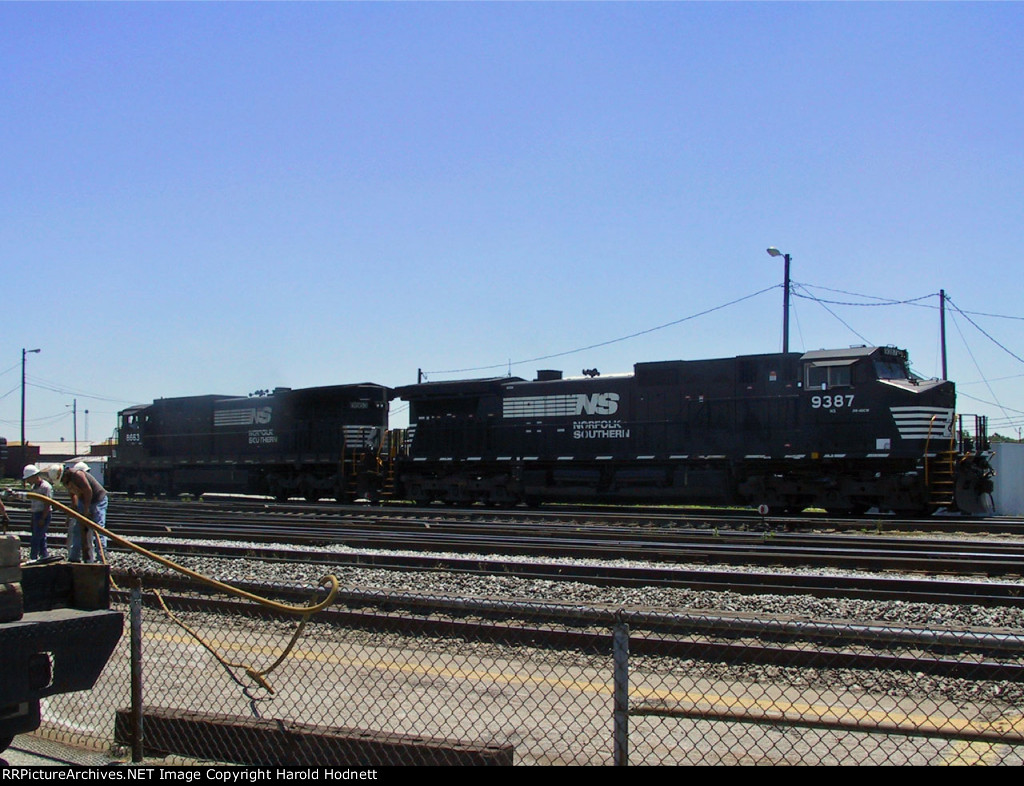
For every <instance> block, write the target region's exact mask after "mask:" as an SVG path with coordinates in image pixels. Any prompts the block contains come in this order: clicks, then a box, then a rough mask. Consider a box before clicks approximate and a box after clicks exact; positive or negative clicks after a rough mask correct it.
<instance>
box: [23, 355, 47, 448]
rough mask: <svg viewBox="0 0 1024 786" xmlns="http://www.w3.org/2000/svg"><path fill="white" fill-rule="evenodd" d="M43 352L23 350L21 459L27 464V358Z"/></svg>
mask: <svg viewBox="0 0 1024 786" xmlns="http://www.w3.org/2000/svg"><path fill="white" fill-rule="evenodd" d="M39 352H42V350H41V349H25V348H24V347H22V348H21V459H22V462H21V463H22V464H24V463H25V459H26V457H27V451H26V450H25V356H26V355H31V354H33V353H39Z"/></svg>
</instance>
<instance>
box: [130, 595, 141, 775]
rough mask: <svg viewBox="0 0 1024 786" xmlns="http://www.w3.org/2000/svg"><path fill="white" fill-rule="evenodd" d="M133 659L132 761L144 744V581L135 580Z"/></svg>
mask: <svg viewBox="0 0 1024 786" xmlns="http://www.w3.org/2000/svg"><path fill="white" fill-rule="evenodd" d="M129 615H130V618H131V659H132V730H131V736H132V761H133V762H135V763H138V762H141V761H142V759H143V745H142V582H141V581H140V580H139V579H136V580H135V583H134V586H132V591H131V599H130V603H129Z"/></svg>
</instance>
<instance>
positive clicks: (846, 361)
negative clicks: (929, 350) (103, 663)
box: [396, 347, 992, 514]
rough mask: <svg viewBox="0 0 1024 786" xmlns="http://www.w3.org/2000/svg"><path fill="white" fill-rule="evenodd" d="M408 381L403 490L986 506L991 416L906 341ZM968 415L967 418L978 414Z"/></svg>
mask: <svg viewBox="0 0 1024 786" xmlns="http://www.w3.org/2000/svg"><path fill="white" fill-rule="evenodd" d="M584 375H585V376H583V377H580V378H571V379H569V378H563V376H562V374H561V372H558V371H542V372H540V373H539V374H538V377H537V379H536V380H533V381H526V380H523V379H520V378H513V377H501V378H491V379H476V380H467V381H452V382H428V383H423V384H417V385H410V386H406V387H399V388H397V389H396V393H397V395H399V396H401V397H402V398H403V399H405V400H407V401H408V402H409V412H410V429H409V431H410V436H411V440H410V441H409V442H408V445H409V447H408V453H407V455H405V456H403V457H402V458H401V459H400V467H399V471H398V474H397V476H398V480H399V485H398V493H399V495H400V496H403V497H406V498H409V499H412V500H414V501H416V502H421V503H424V502H429V501H431V500H442V501H445V502H450V503H469V502H484V503H490V504H515V503H520V502H525V503H527V504H537V503H542V502H547V501H575V502H628V503H698V504H717V505H722V504H724V505H744V506H758V505H762V504H764V505H768V506H769V507H770V508H771V509H773V510H777V511H799V510H803V509H805V508H808V507H815V508H824V509H826V510H827V511H829V512H832V513H842V514H851V513H852V514H857V513H863V512H866V511H867V510H869V509H871V508H877V509H879V510H883V511H884V510H891V511H897V512H900V513H906V514H923V513H930V512H934V511H936V510H938V509H940V508H945V509H948V510H960V511H963V512H984V511H985V510H986V509H987V507H988V505H989V504H990V502H991V491H992V471H991V468H990V465H989V461H988V459H989V457H990V454H989V452H988V450H989V445H988V440H987V435H986V427H985V420H984V418H981V417H974V423H968V424H965V423H964V419H963V418H962V417H961V418H957V417H956V416H955V414H954V413H955V400H956V394H955V388H954V384H953V383H952V382H949V381H946V380H924V379H921V378H919V377H917V376H915V375H914V374H912V373H911V372H910V369H909V364H908V356H907V353H906V351H904V350H901V349H896V348H895V347H857V348H850V349H840V350H833V351H824V350H823V351H815V352H807V353H804V354H800V353H785V354H769V355H750V356H741V357H733V358H722V359H715V360H694V361H667V362H655V363H637V364H636V365H635V366H634V371H633V373H632V374H625V375H611V376H600V375H599V374H598V373H597V372H596V370H593V371H590V372H587V371H584ZM965 425H966V426H967V428H965Z"/></svg>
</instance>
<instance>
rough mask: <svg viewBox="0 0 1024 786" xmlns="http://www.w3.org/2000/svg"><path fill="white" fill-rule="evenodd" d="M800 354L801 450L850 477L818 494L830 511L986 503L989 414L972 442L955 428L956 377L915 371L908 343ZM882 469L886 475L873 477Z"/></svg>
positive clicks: (976, 507)
mask: <svg viewBox="0 0 1024 786" xmlns="http://www.w3.org/2000/svg"><path fill="white" fill-rule="evenodd" d="M801 361H802V363H803V366H804V368H803V393H802V399H803V401H802V407H801V410H802V413H803V418H802V420H803V425H804V428H803V435H804V439H803V441H804V447H806V448H807V450H808V451H809V455H810V456H811V458H812V459H813V460H814V461H816V462H821V463H822V464H825V465H827V464H829V463H834V462H837V461H840V460H841V461H842V462H843V463H844V465H845V467H846V472H845V476H844V479H843V481H842V482H841V483H839V484H836V487H835V488H834V489H826V490H823V492H822V494H821V496H823V497H824V499H825V504H824V505H823V506H824V507H826V509H833V508H835V509H838V510H852V511H860V510H865V509H867V508H869V507H877V508H879V509H881V510H886V509H888V510H895V511H897V512H901V513H908V514H910V513H913V514H920V513H926V512H933V511H935V510H938V509H940V508H945V509H948V510H961V511H968V512H980V511H983V510H984V509H985V507H986V504H987V503H986V501H985V499H984V498H985V495H986V494H987V493H988V492H990V491H991V481H990V480H989V478H990V477H991V469H990V468H989V466H988V460H987V459H988V456H987V454H985V453H984V451H986V450H987V448H988V444H987V436H986V435H985V433H984V432H985V429H984V419H983V418H981V419H976V432H978V433H977V436H976V437H971V438H969V439H965V438H964V434H965V431H964V429H963V428H962V427H959V428H957V427H955V426H956V423H957V418H956V415H955V406H956V389H955V385H954V384H953V383H952V382H950V381H948V380H944V379H923V378H922V377H920V376H918V375H917V374H914V373H913V372H912V371H911V370H910V362H909V356H908V354H907V352H906V350H903V349H898V348H896V347H852V348H849V349H845V350H830V351H824V350H823V351H817V352H808V353H805V354H804V355H803V357H802V358H801ZM978 451H981V452H980V453H979V452H978ZM879 469H881V470H882V471H883V475H884V477H886V478H887V479H888V480H887V481H886V482H884V483H879V482H868V481H870V480H871V479H872V476H873V475H874V473H876V472H878V471H879ZM830 500H831V501H832V502H833V504H831V505H830V504H829V501H830Z"/></svg>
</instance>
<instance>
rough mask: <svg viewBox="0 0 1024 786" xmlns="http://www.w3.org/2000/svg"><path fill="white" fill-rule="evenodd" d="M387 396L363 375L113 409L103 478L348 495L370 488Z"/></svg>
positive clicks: (144, 487)
mask: <svg viewBox="0 0 1024 786" xmlns="http://www.w3.org/2000/svg"><path fill="white" fill-rule="evenodd" d="M392 396H393V394H392V391H391V389H390V388H387V387H384V386H383V385H375V384H372V383H365V384H357V385H333V386H330V387H318V388H304V389H300V390H291V389H289V388H278V389H276V390H275V391H273V393H267V394H262V395H257V396H216V395H208V396H189V397H184V398H164V399H158V400H156V401H154V402H153V403H152V404H146V405H142V406H137V407H132V408H130V409H126V410H124V411H122V412H121V413H120V414H119V415H118V440H117V449H116V452H115V455H114V456H112V457H111V458H110V460H109V462H108V464H107V475H106V477H107V485H108V487H109V488H110V489H111V490H115V491H125V492H128V493H129V494H134V493H143V494H148V495H155V494H168V495H175V494H181V493H189V494H192V495H194V496H199V495H200V494H203V493H204V492H227V493H239V494H262V495H269V496H273V497H275V498H277V499H281V500H283V499H287V498H288V497H292V496H301V497H305V498H306V499H307V500H311V501H312V500H317V499H320V498H321V497H332V498H335V499H337V500H339V501H343V500H350V499H354V498H356V497H359V496H361V495H364V494H366V493H368V492H369V491H370V490H369V489H367V488H365V487H363V486H361V484H365V483H367V482H369V481H370V480H371V479H372V477H373V475H374V473H375V470H376V460H377V454H378V451H379V447H380V442H381V439H382V436H383V434H384V432H385V430H386V429H387V427H388V404H389V402H390V400H391V398H392ZM371 463H372V464H373V466H372V467H371V466H369V464H371Z"/></svg>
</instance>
